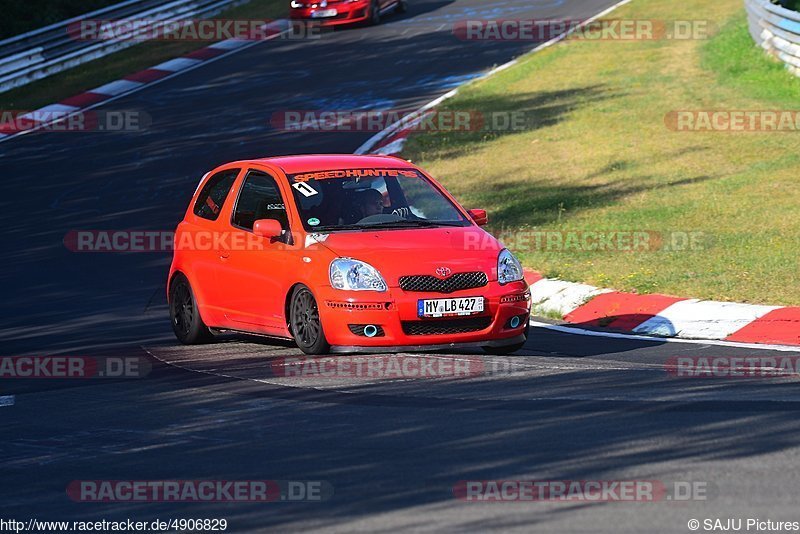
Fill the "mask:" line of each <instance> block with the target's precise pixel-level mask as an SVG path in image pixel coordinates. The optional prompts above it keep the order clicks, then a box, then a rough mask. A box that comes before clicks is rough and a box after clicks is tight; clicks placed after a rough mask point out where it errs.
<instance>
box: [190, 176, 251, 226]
mask: <svg viewBox="0 0 800 534" xmlns="http://www.w3.org/2000/svg"><path fill="white" fill-rule="evenodd" d="M239 171H240V169H228V170H224V171H220V172H218V173H217V174H215V175H214V176H212V177H211V178H209V179H208V181H207V182H206V185H204V186H203V190H202V191H200V195H199V196H198V197H197V202H195V204H194V214H195V215H197V216H198V217H202V218H203V219H208V220H209V221H216V220H217V217H219V213H220V211H222V206H223V205H224V204H225V199H226V198H228V193H230V191H231V186H232V185H233V182H235V181H236V177H237V176H239Z"/></svg>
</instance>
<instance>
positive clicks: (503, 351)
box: [483, 324, 531, 356]
mask: <svg viewBox="0 0 800 534" xmlns="http://www.w3.org/2000/svg"><path fill="white" fill-rule="evenodd" d="M530 329H531V326H530V324H528V326H526V327H525V341H521V342H519V343H514V344H513V345H503V346H500V347H483V352H485V353H486V354H491V355H492V356H507V355H509V354H513V353H515V352H517V351H518V350H519V349H521V348H522V347H524V346H525V343H527V342H528V331H529V330H530Z"/></svg>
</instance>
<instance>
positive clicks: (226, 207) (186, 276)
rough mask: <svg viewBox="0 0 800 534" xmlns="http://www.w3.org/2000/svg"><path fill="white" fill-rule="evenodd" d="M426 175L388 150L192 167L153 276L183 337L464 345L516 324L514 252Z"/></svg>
mask: <svg viewBox="0 0 800 534" xmlns="http://www.w3.org/2000/svg"><path fill="white" fill-rule="evenodd" d="M486 220H487V219H486V212H485V211H483V210H470V211H466V210H465V209H464V208H462V207H461V206H460V205H459V204H458V202H456V200H455V199H454V198H453V197H452V196H451V195H450V194H449V193H448V192H447V191H446V190H445V189H444V187H442V186H441V185H440V184H438V183H437V182H436V181H435V180H434V179H433V178H431V177H430V176H428V175H427V174H426V173H425V172H424V171H422V170H421V169H419V168H417V167H415V166H414V165H412V164H411V163H409V162H407V161H404V160H402V159H399V158H395V157H390V156H352V155H319V156H290V157H278V158H269V159H256V160H250V161H238V162H234V163H229V164H227V165H223V166H221V167H219V168H217V169H215V170H213V171H212V172H210V173H208V174H207V175H206V176H204V177H203V180H202V181H201V182H200V184H199V186H198V188H197V190H196V191H195V194H194V196H193V198H192V201H191V204H190V205H189V208H188V210H187V211H186V215H185V217H184V219H183V221H182V222H181V223H180V224H179V225H178V228H177V231H176V233H175V244H174V256H173V260H172V266H171V267H170V272H169V281H168V284H167V298H168V300H169V310H170V315H171V320H172V327H173V329H174V331H175V335H176V336H177V337H178V339H179V340H180V341H181V342H183V343H186V344H193V343H200V342H204V341H208V340H210V339H211V338H212V337H213V334H212V332H214V331H222V330H233V331H243V332H250V333H256V334H262V335H267V336H274V337H281V338H293V339H294V340H295V342H296V343H297V345H298V346H299V347H300V349H302V350H303V352H305V353H307V354H322V353H328V352H355V351H362V352H379V351H396V350H399V349H403V350H411V349H413V350H423V349H438V348H454V347H466V346H479V347H483V348H484V349H485V350H486V351H487V352H489V353H493V354H496V353H499V354H507V353H511V352H513V351H516V350H518V349H519V348H521V347H522V346H523V345H524V343H525V341H526V339H527V335H528V319H529V315H530V308H531V302H530V291H529V289H528V285H527V283H526V282H525V280H524V278H523V272H522V266H521V265H520V263H519V262H518V261H517V259H516V258H515V257H514V256H513V255H512V254H511V253H510V252H509V251H508V250H506V249H504V248H503V246H502V245H501V244H500V243H499V242H498V241H497V240H496V239H495V238H494V237H492V236H491V235H490V234H488V233H487V232H485V231H484V230H483V229H481V228H480V227H479V226H480V225H483V224H485V223H486Z"/></svg>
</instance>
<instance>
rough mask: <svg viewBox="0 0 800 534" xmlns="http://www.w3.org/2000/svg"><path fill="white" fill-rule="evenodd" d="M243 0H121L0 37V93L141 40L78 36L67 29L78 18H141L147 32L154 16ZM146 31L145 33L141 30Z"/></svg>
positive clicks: (187, 14)
mask: <svg viewBox="0 0 800 534" xmlns="http://www.w3.org/2000/svg"><path fill="white" fill-rule="evenodd" d="M247 1H248V0H172V1H169V0H166V1H165V0H126V1H124V2H122V3H119V4H114V5H112V6H109V7H105V8H103V9H98V10H97V11H92V12H91V13H86V14H84V15H81V16H79V17H74V18H71V19H68V20H64V21H61V22H58V23H56V24H52V25H50V26H46V27H44V28H39V29H37V30H33V31H31V32H28V33H25V34H22V35H17V36H14V37H11V38H9V39H5V40H3V41H0V93H2V92H5V91H8V90H9V89H13V88H15V87H20V86H23V85H26V84H28V83H30V82H32V81H35V80H39V79H41V78H45V77H47V76H50V75H52V74H55V73H57V72H61V71H64V70H67V69H70V68H72V67H75V66H78V65H81V64H83V63H86V62H87V61H91V60H93V59H97V58H100V57H103V56H106V55H108V54H111V53H113V52H117V51H119V50H122V49H124V48H128V47H130V46H133V45H136V44H140V43H141V42H142V39H126V40H122V39H109V40H85V41H84V40H79V39H76V38H75V36H74V34H71V31H70V30H72V29H74V28H75V27H76V25H78V24H79V23H80V21H82V20H91V19H96V20H104V21H108V20H114V21H124V20H131V19H136V20H146V21H148V22H152V24H150V25H149V26H148V25H143V26H141V27H140V28H137V32H139V34H141V35H151V34H152V31H151V30H153V29H154V28H157V27H158V25H159V24H158V23H159V21H164V22H166V21H175V20H187V21H188V20H189V19H192V18H199V17H207V16H210V15H213V14H215V13H219V12H220V11H222V10H223V9H226V8H228V7H232V6H235V5H239V4H243V3H246V2H247ZM146 32H147V33H146Z"/></svg>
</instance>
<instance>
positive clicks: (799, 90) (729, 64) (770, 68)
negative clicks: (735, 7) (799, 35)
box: [703, 13, 800, 107]
mask: <svg viewBox="0 0 800 534" xmlns="http://www.w3.org/2000/svg"><path fill="white" fill-rule="evenodd" d="M703 59H704V63H703V64H704V66H705V67H706V68H708V69H711V70H712V71H714V72H716V73H717V76H718V78H719V80H720V82H721V83H723V84H724V85H726V86H728V87H732V88H735V89H738V90H739V91H741V92H742V93H745V94H747V95H749V96H751V97H753V98H757V99H759V100H763V101H765V102H773V103H776V104H781V105H784V106H790V107H796V106H797V105H798V103H799V102H800V78H796V77H793V76H791V75H789V74H787V72H786V69H785V67H784V65H783V63H781V62H780V61H778V60H777V59H772V58H771V57H770V56H768V55H767V54H765V53H764V51H763V50H762V49H761V48H758V47H756V46H753V38H752V37H751V36H750V32H749V31H748V30H747V21H746V17H745V14H744V13H740V14H738V15H736V16H734V17H733V18H732V19H731V20H730V21H728V23H727V24H726V25H725V26H724V27H723V29H722V31H721V32H720V34H719V35H718V36H717V37H716V38H715V39H713V40H712V41H711V42H710V43H709V45H708V46H706V47H705V49H704V55H703Z"/></svg>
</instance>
